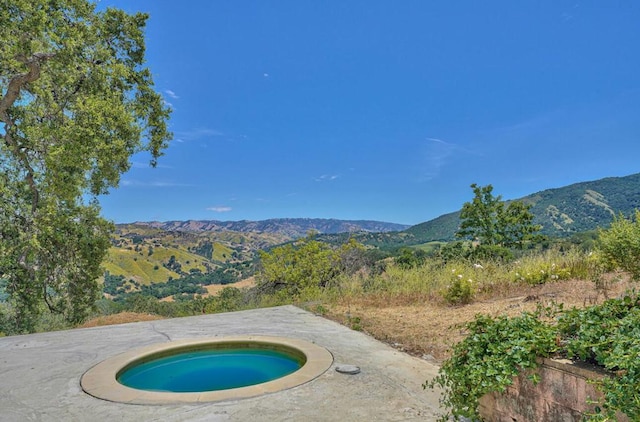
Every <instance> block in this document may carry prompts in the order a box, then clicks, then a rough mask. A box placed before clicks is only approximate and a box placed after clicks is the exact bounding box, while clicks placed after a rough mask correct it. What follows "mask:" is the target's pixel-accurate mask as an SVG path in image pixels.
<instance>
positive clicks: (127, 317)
mask: <svg viewBox="0 0 640 422" xmlns="http://www.w3.org/2000/svg"><path fill="white" fill-rule="evenodd" d="M158 319H164V317H162V316H160V315H153V314H140V313H136V312H120V313H119V314H112V315H104V316H100V317H97V318H94V319H90V320H89V321H87V322H85V323H84V324H82V325H80V326H79V327H78V328H89V327H100V326H102V325H114V324H126V323H128V322H141V321H155V320H158Z"/></svg>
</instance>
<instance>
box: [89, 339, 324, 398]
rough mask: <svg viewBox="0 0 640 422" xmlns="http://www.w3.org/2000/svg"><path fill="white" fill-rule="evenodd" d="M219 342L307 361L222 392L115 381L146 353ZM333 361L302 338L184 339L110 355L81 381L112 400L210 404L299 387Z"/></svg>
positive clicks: (92, 391) (96, 393)
mask: <svg viewBox="0 0 640 422" xmlns="http://www.w3.org/2000/svg"><path fill="white" fill-rule="evenodd" d="M216 344H219V345H226V346H228V345H229V344H237V345H242V346H250V345H260V346H269V347H274V348H276V349H277V348H278V347H281V348H290V349H294V350H296V351H300V352H301V353H303V354H304V355H305V357H306V362H305V364H304V365H303V366H302V367H301V368H300V369H298V370H297V371H295V372H293V373H291V374H289V375H286V376H284V377H281V378H278V379H275V380H272V381H268V382H265V383H261V384H256V385H251V386H247V387H240V388H233V389H227V390H219V391H206V392H195V393H174V392H155V391H146V390H138V389H135V388H131V387H127V386H125V385H123V384H120V383H119V382H118V381H117V380H116V376H117V374H118V373H120V372H121V371H122V370H123V369H124V368H126V367H127V366H129V365H131V364H133V363H135V362H136V361H139V360H140V359H141V358H144V357H146V356H149V355H153V354H159V353H165V352H170V351H178V350H185V349H190V348H198V347H203V346H206V345H216ZM332 364H333V355H332V354H331V352H329V351H328V350H327V349H325V348H324V347H321V346H318V345H316V344H314V343H311V342H309V341H305V340H301V339H295V338H289V337H278V336H262V335H242V336H225V337H214V338H197V339H184V340H177V341H171V342H164V343H155V344H151V345H148V346H144V347H140V348H136V349H132V350H129V351H126V352H124V353H121V354H119V355H116V356H113V357H110V358H108V359H106V360H104V361H102V362H100V363H98V364H97V365H95V366H94V367H92V368H90V369H89V370H88V371H87V372H85V373H84V374H83V375H82V378H81V380H80V384H81V387H82V389H83V390H84V391H85V392H86V393H87V394H89V395H91V396H93V397H96V398H99V399H103V400H107V401H112V402H119V403H128V404H181V403H210V402H218V401H224V400H237V399H243V398H249V397H255V396H260V395H263V394H268V393H274V392H277V391H282V390H286V389H290V388H293V387H297V386H299V385H302V384H305V383H307V382H309V381H312V380H313V379H315V378H317V377H319V376H320V375H322V374H323V373H324V372H326V371H327V370H328V369H329V368H330V367H331V365H332Z"/></svg>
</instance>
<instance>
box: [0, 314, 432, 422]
mask: <svg viewBox="0 0 640 422" xmlns="http://www.w3.org/2000/svg"><path fill="white" fill-rule="evenodd" d="M242 334H246V335H251V334H253V335H268V336H282V337H293V338H299V339H303V340H307V341H310V342H313V343H316V344H318V345H320V346H322V347H324V348H326V349H328V350H329V351H330V352H331V353H332V354H333V357H334V363H333V365H332V366H331V367H330V368H329V370H327V371H326V372H325V373H323V374H322V375H320V376H319V377H318V378H316V379H315V380H313V381H310V382H308V383H306V384H303V385H300V386H298V387H294V388H291V389H288V390H284V391H280V392H276V393H272V394H267V395H263V396H259V397H253V398H247V399H242V400H227V401H221V402H214V403H200V404H187V405H184V404H183V405H132V404H123V403H114V402H109V401H105V400H100V399H97V398H94V397H92V396H90V395H88V394H86V393H85V392H84V391H82V389H81V387H80V377H81V376H82V374H83V373H84V372H85V371H87V370H88V369H89V368H91V367H93V366H94V365H96V364H98V363H99V362H101V361H103V360H104V359H106V358H109V357H112V356H114V355H117V354H119V353H123V352H125V351H128V350H131V349H133V348H138V347H141V346H146V345H150V344H154V343H164V342H168V341H172V340H181V339H195V338H203V337H223V336H233V335H242ZM339 364H351V365H357V366H358V367H360V368H361V372H360V373H359V374H357V375H345V374H341V373H338V372H336V371H335V367H336V365H339ZM437 370H438V368H437V367H436V366H434V365H432V364H430V363H429V362H426V361H424V360H422V359H418V358H415V357H412V356H409V355H407V354H404V353H402V352H399V351H397V350H395V349H393V348H391V347H389V346H387V345H386V344H384V343H381V342H379V341H377V340H375V339H373V338H371V337H369V336H367V335H365V334H363V333H360V332H357V331H352V330H350V329H348V328H346V327H344V326H342V325H340V324H337V323H335V322H333V321H329V320H327V319H324V318H322V317H319V316H316V315H313V314H311V313H308V312H305V311H303V310H301V309H299V308H296V307H294V306H283V307H277V308H269V309H256V310H251V311H243V312H233V313H226V314H215V315H204V316H198V317H188V318H176V319H167V320H159V321H153V322H140V323H133V324H123V325H114V326H106V327H96V328H87V329H76V330H69V331H58V332H50V333H42V334H31V335H25V336H14V337H4V338H0V379H1V381H0V420H2V421H406V420H422V421H425V420H426V421H431V420H435V419H436V418H437V415H438V413H439V412H440V410H439V405H438V398H439V394H438V393H437V392H434V391H429V390H423V388H422V383H424V382H425V381H426V380H428V379H432V378H433V377H434V376H435V375H436V374H437Z"/></svg>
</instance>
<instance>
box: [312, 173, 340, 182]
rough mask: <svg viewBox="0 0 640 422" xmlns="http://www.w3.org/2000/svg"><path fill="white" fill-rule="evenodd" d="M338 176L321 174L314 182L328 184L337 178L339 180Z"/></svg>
mask: <svg viewBox="0 0 640 422" xmlns="http://www.w3.org/2000/svg"><path fill="white" fill-rule="evenodd" d="M339 177H340V176H339V175H337V174H323V175H322V176H320V177H316V178H315V179H313V180H315V181H316V182H330V181H332V180H336V179H337V178H339Z"/></svg>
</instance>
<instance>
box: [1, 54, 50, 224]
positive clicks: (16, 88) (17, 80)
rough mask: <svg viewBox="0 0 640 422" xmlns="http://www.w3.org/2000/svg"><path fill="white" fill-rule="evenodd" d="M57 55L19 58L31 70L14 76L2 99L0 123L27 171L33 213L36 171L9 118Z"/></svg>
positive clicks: (36, 190) (5, 136)
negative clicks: (25, 90)
mask: <svg viewBox="0 0 640 422" xmlns="http://www.w3.org/2000/svg"><path fill="white" fill-rule="evenodd" d="M54 56H55V53H35V54H33V55H32V56H31V57H29V58H25V57H24V56H21V57H18V58H17V59H18V61H21V62H23V63H24V64H26V65H27V68H28V69H29V71H28V72H26V73H21V74H19V75H16V76H14V77H13V78H11V80H10V81H9V85H7V92H6V93H5V95H4V97H2V99H0V121H2V122H4V130H5V135H4V139H5V142H6V143H7V146H9V147H10V148H11V149H12V150H13V153H14V154H15V155H16V157H17V158H18V159H19V160H20V162H22V165H23V166H24V167H25V168H26V169H27V175H26V176H25V178H26V180H27V183H28V184H29V188H30V189H31V192H32V194H33V198H32V199H31V211H32V212H35V211H36V209H37V208H38V202H39V200H40V194H39V192H38V187H37V186H36V182H35V178H34V173H35V172H34V170H33V167H31V164H30V163H29V159H28V157H27V154H26V153H25V152H24V151H23V150H22V149H21V148H20V145H18V143H17V142H16V141H15V140H14V139H13V136H11V129H12V127H13V126H14V122H13V120H11V117H10V116H9V112H8V110H9V107H11V106H12V105H13V103H15V101H16V100H17V99H18V97H19V96H20V91H21V90H22V87H23V86H24V85H26V84H28V83H30V82H33V81H35V80H37V79H38V78H39V77H40V69H41V65H42V63H43V62H45V61H47V60H49V59H50V58H52V57H54Z"/></svg>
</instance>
